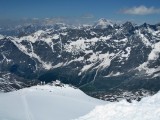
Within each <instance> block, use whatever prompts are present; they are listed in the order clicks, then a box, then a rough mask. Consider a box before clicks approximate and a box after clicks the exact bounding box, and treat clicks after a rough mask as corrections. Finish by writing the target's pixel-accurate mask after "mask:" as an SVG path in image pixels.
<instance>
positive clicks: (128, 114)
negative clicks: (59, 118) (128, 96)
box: [76, 92, 160, 120]
mask: <svg viewBox="0 0 160 120" xmlns="http://www.w3.org/2000/svg"><path fill="white" fill-rule="evenodd" d="M159 101H160V92H158V93H157V94H156V95H154V96H152V97H146V98H143V99H142V100H141V101H140V102H137V101H133V103H128V102H126V101H121V102H117V103H108V104H106V105H103V106H97V107H96V108H95V109H94V110H93V111H91V112H90V113H89V114H87V115H85V116H83V117H81V118H79V119H76V120H133V119H134V120H159V119H160V102H159Z"/></svg>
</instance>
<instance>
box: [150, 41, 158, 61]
mask: <svg viewBox="0 0 160 120" xmlns="http://www.w3.org/2000/svg"><path fill="white" fill-rule="evenodd" d="M159 54H160V42H157V43H155V44H154V45H153V49H152V51H151V53H150V54H149V56H148V60H156V59H158V57H159Z"/></svg>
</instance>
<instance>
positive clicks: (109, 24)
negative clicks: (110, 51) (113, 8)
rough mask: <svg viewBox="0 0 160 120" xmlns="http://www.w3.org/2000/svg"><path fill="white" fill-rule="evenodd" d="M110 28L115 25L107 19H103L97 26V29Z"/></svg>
mask: <svg viewBox="0 0 160 120" xmlns="http://www.w3.org/2000/svg"><path fill="white" fill-rule="evenodd" d="M108 26H112V27H113V23H112V22H111V21H110V20H107V19H105V18H101V19H99V20H98V21H97V23H96V24H95V28H102V29H104V28H106V27H108Z"/></svg>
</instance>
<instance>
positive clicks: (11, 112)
mask: <svg viewBox="0 0 160 120" xmlns="http://www.w3.org/2000/svg"><path fill="white" fill-rule="evenodd" d="M104 103H106V102H104V101H101V100H98V99H94V98H91V97H89V96H87V95H86V94H84V93H83V92H82V91H80V90H79V89H75V88H73V87H70V86H69V85H64V86H62V87H60V86H50V85H43V86H34V87H31V88H25V89H21V90H19V91H14V92H10V93H1V94H0V120H73V119H76V118H78V117H80V116H83V115H85V114H86V113H88V112H90V111H91V110H92V109H94V108H95V106H96V105H100V104H104Z"/></svg>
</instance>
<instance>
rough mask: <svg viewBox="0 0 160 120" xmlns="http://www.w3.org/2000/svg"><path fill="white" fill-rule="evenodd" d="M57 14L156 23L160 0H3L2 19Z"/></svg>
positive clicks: (71, 17)
mask: <svg viewBox="0 0 160 120" xmlns="http://www.w3.org/2000/svg"><path fill="white" fill-rule="evenodd" d="M55 17H62V18H64V19H65V18H70V19H75V18H76V19H86V20H88V21H89V20H92V21H93V20H97V19H99V18H106V19H110V20H114V21H127V20H129V21H133V22H140V23H143V22H149V23H157V22H159V21H160V0H0V19H23V18H55Z"/></svg>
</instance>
